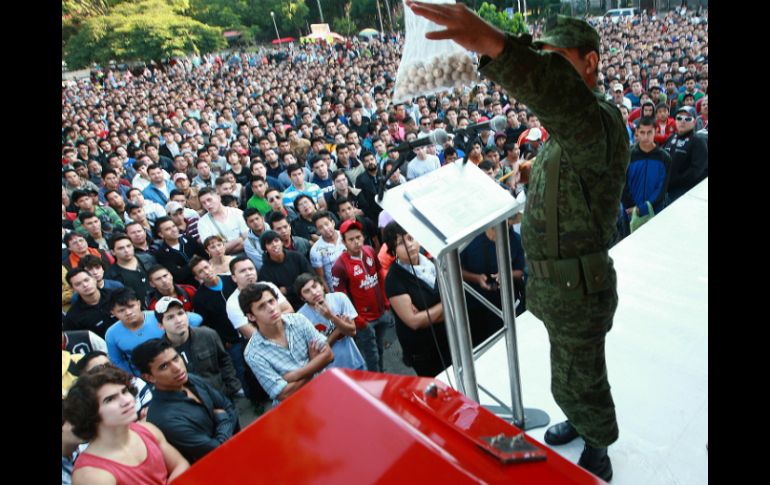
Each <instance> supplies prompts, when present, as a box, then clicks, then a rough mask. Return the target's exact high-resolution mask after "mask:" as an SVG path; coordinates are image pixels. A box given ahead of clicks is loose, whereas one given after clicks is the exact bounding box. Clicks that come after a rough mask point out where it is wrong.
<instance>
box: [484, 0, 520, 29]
mask: <svg viewBox="0 0 770 485" xmlns="http://www.w3.org/2000/svg"><path fill="white" fill-rule="evenodd" d="M478 13H479V17H481V18H483V19H484V20H486V21H487V22H489V23H491V24H492V25H494V26H495V27H498V28H499V29H500V30H502V31H504V32H510V33H512V34H523V33H525V32H527V26H526V24H525V23H524V17H523V16H522V15H521V14H520V13H518V12H517V13H515V14H513V18H512V19H509V18H508V15H507V14H506V13H505V12H502V11H498V10H497V7H495V6H494V5H490V4H489V3H487V2H484V3H482V4H481V8H479V10H478Z"/></svg>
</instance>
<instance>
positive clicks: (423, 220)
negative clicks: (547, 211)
mask: <svg viewBox="0 0 770 485" xmlns="http://www.w3.org/2000/svg"><path fill="white" fill-rule="evenodd" d="M381 205H382V207H383V208H384V209H385V210H386V211H388V213H389V214H390V215H391V216H393V218H394V219H395V220H396V221H397V222H398V223H399V224H401V226H403V227H404V229H406V230H407V231H408V232H409V233H410V234H411V235H412V236H413V237H414V238H415V239H417V241H419V242H420V244H422V245H423V246H425V248H426V249H427V250H428V251H430V252H431V253H432V254H434V255H438V254H439V253H440V252H441V251H443V250H444V249H446V248H447V247H448V246H456V245H457V244H458V243H459V242H462V240H463V239H465V238H467V236H469V235H473V236H475V233H476V232H480V230H482V229H483V228H485V227H486V226H487V225H489V224H490V223H491V222H493V221H495V220H502V219H504V218H505V217H510V216H512V215H513V214H515V213H516V212H518V211H519V210H520V207H521V206H522V205H523V202H520V201H517V200H516V199H514V198H513V197H511V195H510V193H508V192H507V191H506V190H505V189H503V188H502V187H500V186H499V185H498V184H497V182H496V181H494V180H492V179H491V178H489V176H488V175H486V174H485V173H484V172H483V171H482V170H481V169H479V168H478V167H477V166H476V165H474V164H472V163H468V164H464V165H463V164H461V163H453V164H450V165H446V166H444V167H442V168H440V169H438V170H434V171H433V172H430V173H428V174H426V175H423V176H422V177H419V178H417V179H415V180H412V181H410V182H408V183H406V184H404V185H400V186H398V187H395V188H393V189H391V190H389V191H388V192H386V193H385V197H384V198H383V202H382V204H381Z"/></svg>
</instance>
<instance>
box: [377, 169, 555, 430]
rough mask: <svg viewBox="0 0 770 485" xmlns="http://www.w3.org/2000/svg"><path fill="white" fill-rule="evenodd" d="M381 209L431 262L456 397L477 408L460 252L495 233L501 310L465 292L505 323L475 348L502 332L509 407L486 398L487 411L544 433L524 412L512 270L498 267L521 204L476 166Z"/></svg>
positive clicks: (442, 176) (391, 195) (446, 173)
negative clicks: (476, 239) (478, 238)
mask: <svg viewBox="0 0 770 485" xmlns="http://www.w3.org/2000/svg"><path fill="white" fill-rule="evenodd" d="M379 204H380V206H382V208H383V209H385V210H386V211H387V212H388V213H389V214H390V215H391V216H392V217H393V219H395V220H396V221H397V222H398V223H399V224H400V225H401V226H402V227H403V228H404V229H405V230H406V231H407V232H409V233H410V234H411V235H412V236H413V237H414V238H415V239H416V240H417V241H418V242H419V243H420V244H421V245H422V246H423V247H424V248H425V249H427V250H428V251H429V252H430V253H431V254H432V255H433V256H435V258H436V261H437V269H438V271H437V275H438V280H439V289H440V292H441V301H442V303H443V306H444V319H445V321H446V330H447V338H448V341H449V349H450V353H451V357H452V364H453V369H454V374H455V379H456V382H457V385H458V387H459V389H460V391H461V392H462V393H463V394H465V395H466V396H468V397H469V398H471V399H473V400H474V401H476V402H479V395H478V391H479V386H478V385H477V383H476V372H475V366H474V353H473V348H472V345H471V335H470V324H469V321H468V309H467V306H466V301H465V294H464V292H463V288H464V284H463V279H462V268H461V266H460V250H461V249H462V248H464V247H465V246H466V245H467V244H468V243H470V241H471V240H473V238H474V237H476V236H477V235H478V234H480V233H481V232H483V231H485V230H486V229H487V228H489V227H495V228H496V229H497V231H496V233H497V239H496V248H497V258H498V267H499V268H501V271H500V291H501V295H502V306H503V308H502V309H498V308H496V307H495V306H494V305H493V304H492V303H490V302H488V301H487V300H486V299H484V298H483V297H482V296H481V295H479V294H478V293H476V292H475V291H474V290H473V289H472V288H471V287H470V286H469V285H467V284H466V285H465V288H466V289H468V290H469V293H470V294H471V295H472V296H474V297H475V298H477V299H479V300H480V301H481V302H482V304H484V305H485V306H487V307H488V308H490V310H491V311H492V312H494V313H496V314H497V315H498V316H501V317H502V319H503V322H504V327H503V329H502V330H501V331H499V332H497V333H496V334H495V335H493V336H492V337H490V338H489V339H488V340H487V341H486V342H484V343H482V344H481V345H480V346H479V349H481V348H488V347H489V346H490V345H491V343H494V342H495V341H496V340H497V339H498V338H500V334H501V333H503V332H504V334H505V340H506V352H507V355H508V371H509V376H510V382H511V403H512V407H511V408H510V409H509V408H507V406H505V405H504V404H503V403H502V402H501V401H500V400H499V399H497V398H495V396H493V395H491V394H489V395H490V397H492V398H493V399H494V400H495V401H497V402H498V403H499V404H500V405H501V406H488V407H489V409H490V410H491V411H492V412H494V413H495V414H497V415H498V416H500V417H501V418H504V419H510V420H512V421H513V423H514V424H515V425H516V426H517V427H519V428H521V429H524V430H528V429H532V428H538V427H541V426H546V425H547V424H548V423H549V421H550V418H549V417H548V415H547V414H546V413H545V412H544V411H542V410H539V409H532V408H526V409H525V408H524V407H523V406H522V402H521V385H520V379H519V363H518V351H517V348H516V314H515V306H514V303H515V302H514V296H513V295H514V292H513V278H512V275H511V272H510V271H502V268H510V267H511V257H510V237H509V234H508V223H507V220H508V218H510V217H513V216H514V215H516V214H517V213H518V212H521V210H522V208H523V206H524V201H523V200H517V199H514V198H513V197H511V196H510V194H509V193H507V192H506V191H505V190H504V189H503V188H502V187H500V186H499V185H498V184H497V183H496V182H495V181H494V180H492V179H491V178H490V177H489V176H488V175H486V174H485V173H484V172H482V171H481V169H479V168H478V167H477V166H476V165H474V164H472V163H466V164H462V163H452V164H449V165H446V166H444V167H442V168H440V169H439V170H434V171H433V172H430V173H428V174H426V175H423V176H421V177H419V178H417V179H415V180H412V181H410V182H408V183H406V184H402V185H399V186H397V187H394V188H392V189H390V190H388V191H387V192H386V193H385V195H384V197H383V198H382V200H381V201H379ZM482 389H483V388H482Z"/></svg>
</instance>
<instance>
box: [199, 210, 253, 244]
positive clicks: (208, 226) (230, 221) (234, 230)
mask: <svg viewBox="0 0 770 485" xmlns="http://www.w3.org/2000/svg"><path fill="white" fill-rule="evenodd" d="M222 209H224V211H225V214H227V218H226V219H225V221H224V222H220V221H216V225H214V221H212V218H211V214H206V215H205V216H202V217H201V218H200V219H199V220H198V234H200V241H201V243H203V241H205V240H206V238H207V237H209V236H213V235H215V234H219V235H220V236H222V237H223V238H225V241H232V240H233V239H235V238H237V237H238V236H241V235H243V234H245V233H246V232H247V231H248V230H249V227H248V226H247V225H246V221H244V220H243V211H241V210H240V209H236V208H235V207H223V208H222ZM220 231H221V232H220Z"/></svg>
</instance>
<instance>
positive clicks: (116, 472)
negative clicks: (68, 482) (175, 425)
mask: <svg viewBox="0 0 770 485" xmlns="http://www.w3.org/2000/svg"><path fill="white" fill-rule="evenodd" d="M135 394H136V388H135V387H134V386H133V385H132V384H131V376H130V375H129V374H127V373H125V372H123V371H122V370H120V369H118V368H116V367H113V366H111V365H108V366H105V367H103V368H100V369H98V370H94V371H91V372H89V373H87V374H84V375H82V376H80V377H79V378H78V380H77V381H75V384H74V385H73V386H72V387H71V388H70V391H69V393H68V395H67V400H66V401H65V405H64V406H65V408H64V414H65V418H66V419H67V421H69V422H70V423H72V425H73V432H74V433H75V434H76V435H77V436H80V437H81V438H83V439H86V440H89V441H90V443H89V445H88V448H86V450H85V451H84V452H83V453H81V454H80V456H79V457H78V458H77V460H76V461H75V467H74V469H73V473H72V483H73V485H79V484H100V483H117V484H118V485H120V484H127V485H128V484H131V485H164V484H166V483H169V482H171V481H172V480H174V479H175V478H176V477H178V476H179V475H180V474H182V472H184V471H185V470H186V469H187V468H189V467H190V464H189V463H188V462H187V460H185V459H184V457H183V456H182V455H181V454H180V453H179V451H177V450H176V448H174V447H173V446H171V445H170V444H169V443H168V441H166V438H165V437H164V436H163V433H162V432H161V431H160V430H159V429H158V428H157V427H155V426H154V425H152V424H150V423H143V422H142V423H140V422H135V421H136V408H135V406H134V395H135Z"/></svg>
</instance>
